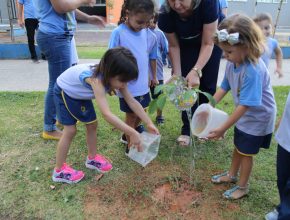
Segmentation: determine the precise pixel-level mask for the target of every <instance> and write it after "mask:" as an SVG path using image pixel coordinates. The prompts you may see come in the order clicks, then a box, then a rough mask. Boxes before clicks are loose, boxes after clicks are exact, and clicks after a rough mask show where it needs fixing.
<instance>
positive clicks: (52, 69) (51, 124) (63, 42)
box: [36, 31, 72, 131]
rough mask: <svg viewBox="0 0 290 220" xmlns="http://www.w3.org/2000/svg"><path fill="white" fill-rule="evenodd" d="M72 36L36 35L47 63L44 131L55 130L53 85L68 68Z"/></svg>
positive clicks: (39, 33)
mask: <svg viewBox="0 0 290 220" xmlns="http://www.w3.org/2000/svg"><path fill="white" fill-rule="evenodd" d="M71 39H72V35H55V34H54V35H52V34H46V33H43V32H41V31H39V32H38V34H37V38H36V40H37V44H38V46H39V48H40V50H41V52H42V53H43V54H44V55H45V57H46V59H47V62H48V73H49V84H48V89H47V93H46V96H45V102H44V127H43V129H44V131H54V130H56V125H55V122H56V110H55V104H54V99H53V95H54V91H53V88H54V84H55V82H56V79H57V77H58V76H59V75H60V74H61V73H63V72H64V71H65V70H67V69H68V68H69V67H70V63H71V61H70V59H71Z"/></svg>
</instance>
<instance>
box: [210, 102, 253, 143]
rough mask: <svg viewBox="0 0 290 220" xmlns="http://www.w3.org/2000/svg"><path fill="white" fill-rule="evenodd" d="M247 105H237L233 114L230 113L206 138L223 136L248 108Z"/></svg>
mask: <svg viewBox="0 0 290 220" xmlns="http://www.w3.org/2000/svg"><path fill="white" fill-rule="evenodd" d="M248 108H249V107H248V106H244V105H238V106H237V107H236V109H235V111H234V112H233V114H231V115H230V117H229V118H228V120H227V121H226V122H225V123H224V124H223V125H222V126H220V127H219V128H217V129H215V130H212V131H210V133H209V136H208V138H209V139H219V138H221V137H223V136H224V134H225V132H226V131H227V130H228V129H229V128H230V127H232V126H233V125H234V124H235V123H236V122H237V121H238V120H239V119H240V118H241V117H242V116H243V115H244V114H245V112H246V111H247V110H248Z"/></svg>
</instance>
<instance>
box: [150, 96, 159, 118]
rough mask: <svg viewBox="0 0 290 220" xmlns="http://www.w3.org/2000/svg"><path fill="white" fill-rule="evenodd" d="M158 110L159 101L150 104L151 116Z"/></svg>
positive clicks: (155, 100)
mask: <svg viewBox="0 0 290 220" xmlns="http://www.w3.org/2000/svg"><path fill="white" fill-rule="evenodd" d="M157 108H158V107H157V99H154V100H152V101H151V102H150V104H149V109H148V112H149V114H153V113H154V112H156V110H157Z"/></svg>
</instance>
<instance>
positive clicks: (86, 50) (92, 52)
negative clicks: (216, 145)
mask: <svg viewBox="0 0 290 220" xmlns="http://www.w3.org/2000/svg"><path fill="white" fill-rule="evenodd" d="M107 49H108V48H107V47H97V46H92V45H87V46H86V45H85V46H77V51H78V56H79V58H80V59H101V58H102V56H103V55H104V53H105V52H106V50H107Z"/></svg>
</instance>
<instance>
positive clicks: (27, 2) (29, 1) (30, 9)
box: [18, 0, 36, 19]
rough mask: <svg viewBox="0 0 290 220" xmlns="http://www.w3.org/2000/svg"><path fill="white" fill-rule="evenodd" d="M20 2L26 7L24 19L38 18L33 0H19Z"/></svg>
mask: <svg viewBox="0 0 290 220" xmlns="http://www.w3.org/2000/svg"><path fill="white" fill-rule="evenodd" d="M18 3H19V4H21V5H23V7H24V19H27V18H36V14H35V8H34V4H33V0H18Z"/></svg>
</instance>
